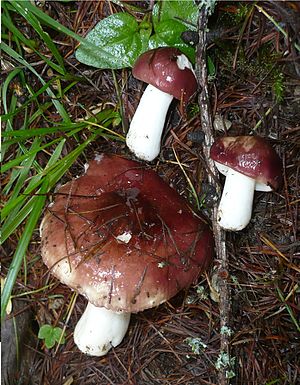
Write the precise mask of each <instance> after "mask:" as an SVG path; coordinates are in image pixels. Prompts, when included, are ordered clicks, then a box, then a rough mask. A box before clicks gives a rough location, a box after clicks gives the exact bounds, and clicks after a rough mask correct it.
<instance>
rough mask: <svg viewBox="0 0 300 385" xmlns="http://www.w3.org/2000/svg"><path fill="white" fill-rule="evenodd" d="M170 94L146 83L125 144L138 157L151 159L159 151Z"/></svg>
mask: <svg viewBox="0 0 300 385" xmlns="http://www.w3.org/2000/svg"><path fill="white" fill-rule="evenodd" d="M172 99H173V96H172V95H169V94H167V93H166V92H163V91H160V90H159V89H157V88H156V87H153V86H152V85H148V86H147V88H146V90H145V92H144V94H143V96H142V97H141V100H140V103H139V105H138V108H137V110H136V111H135V114H134V116H133V118H132V121H131V124H130V127H129V130H128V133H127V136H126V144H127V146H128V147H129V149H130V150H131V151H132V152H133V153H134V154H135V155H136V156H137V157H138V158H140V159H143V160H147V161H151V160H153V159H155V158H156V157H157V155H158V154H159V151H160V142H161V136H162V132H163V128H164V124H165V120H166V115H167V112H168V109H169V106H170V104H171V101H172Z"/></svg>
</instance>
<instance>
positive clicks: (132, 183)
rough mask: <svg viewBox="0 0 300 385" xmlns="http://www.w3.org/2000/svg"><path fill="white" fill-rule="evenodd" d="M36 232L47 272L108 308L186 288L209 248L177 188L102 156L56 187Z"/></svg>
mask: <svg viewBox="0 0 300 385" xmlns="http://www.w3.org/2000/svg"><path fill="white" fill-rule="evenodd" d="M41 237H42V256H43V260H44V262H45V264H46V265H47V266H48V267H49V269H51V272H52V273H53V274H54V275H55V276H56V277H57V278H59V279H60V281H61V282H63V283H65V284H66V285H68V286H70V287H71V288H73V289H75V290H77V291H78V292H79V293H81V294H83V295H85V296H86V297H87V298H88V300H89V301H90V302H91V303H92V304H94V305H96V306H99V307H100V306H101V307H106V308H107V309H111V310H113V311H126V312H138V311H141V310H143V309H146V308H150V307H153V306H156V305H159V304H160V303H162V302H164V301H165V300H167V299H169V298H170V297H172V296H174V295H175V294H176V293H177V292H178V291H179V290H180V289H182V288H185V287H188V286H189V285H190V284H191V283H192V282H193V281H194V280H195V279H196V278H197V277H198V275H199V273H200V272H201V270H202V269H203V268H205V267H206V266H207V264H208V263H209V261H210V259H211V257H212V254H213V238H212V233H211V231H210V229H209V228H208V226H207V224H206V223H205V221H204V219H201V218H200V217H198V216H195V215H194V214H193V212H192V211H191V209H190V207H189V206H188V204H187V203H186V202H185V200H184V199H183V198H182V197H181V196H180V195H179V194H178V193H176V192H175V191H174V190H173V189H172V188H171V187H169V186H168V185H167V184H166V183H165V182H164V181H163V180H162V179H161V178H160V177H159V176H158V175H157V174H156V173H154V172H153V171H152V170H147V169H145V168H143V167H142V166H141V164H139V163H137V162H134V161H130V160H127V159H124V158H122V157H118V156H109V155H102V156H100V157H98V159H97V160H94V161H91V162H90V163H89V167H88V169H87V172H86V174H85V175H83V176H81V177H79V178H77V179H74V180H72V181H71V182H69V183H67V184H66V185H64V186H63V187H61V189H60V190H59V191H58V193H57V194H56V198H55V202H54V204H52V205H50V206H49V208H48V212H47V213H46V215H45V218H44V220H43V222H42V224H41Z"/></svg>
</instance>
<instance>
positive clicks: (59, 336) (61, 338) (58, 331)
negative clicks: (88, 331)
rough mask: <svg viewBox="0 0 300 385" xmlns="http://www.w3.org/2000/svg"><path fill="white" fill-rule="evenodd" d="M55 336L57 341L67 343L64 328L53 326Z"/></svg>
mask: <svg viewBox="0 0 300 385" xmlns="http://www.w3.org/2000/svg"><path fill="white" fill-rule="evenodd" d="M53 336H54V338H55V340H56V341H57V342H60V343H61V344H64V343H65V335H64V334H63V335H62V329H61V328H59V327H56V328H53Z"/></svg>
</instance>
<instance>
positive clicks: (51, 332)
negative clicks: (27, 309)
mask: <svg viewBox="0 0 300 385" xmlns="http://www.w3.org/2000/svg"><path fill="white" fill-rule="evenodd" d="M62 332H63V331H62V329H61V328H60V327H53V326H51V325H43V326H41V327H40V330H39V334H38V338H39V339H42V340H44V341H45V345H46V347H47V348H48V349H51V348H52V347H53V346H54V345H55V342H59V341H60V343H61V344H64V343H65V336H64V335H63V336H61V335H62Z"/></svg>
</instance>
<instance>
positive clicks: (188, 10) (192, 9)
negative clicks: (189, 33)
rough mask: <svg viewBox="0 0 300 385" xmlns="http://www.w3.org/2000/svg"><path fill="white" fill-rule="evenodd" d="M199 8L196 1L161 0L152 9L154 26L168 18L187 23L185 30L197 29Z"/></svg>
mask: <svg viewBox="0 0 300 385" xmlns="http://www.w3.org/2000/svg"><path fill="white" fill-rule="evenodd" d="M198 12H199V9H198V7H197V5H196V4H195V2H194V1H191V0H189V1H186V0H185V1H182V0H181V1H175V0H174V1H161V2H157V3H156V4H155V5H154V7H153V11H152V20H153V24H154V28H156V26H157V25H158V24H159V23H161V22H163V21H166V20H177V21H179V22H180V23H182V24H183V25H185V30H187V29H191V30H196V29H197V20H198Z"/></svg>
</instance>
